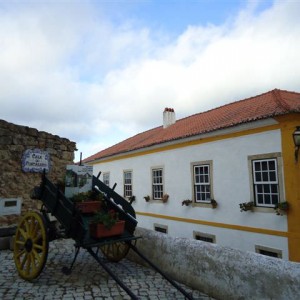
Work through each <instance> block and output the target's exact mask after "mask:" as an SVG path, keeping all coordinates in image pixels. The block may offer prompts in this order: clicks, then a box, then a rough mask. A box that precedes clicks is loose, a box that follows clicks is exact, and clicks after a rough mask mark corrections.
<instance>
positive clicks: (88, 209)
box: [75, 201, 101, 214]
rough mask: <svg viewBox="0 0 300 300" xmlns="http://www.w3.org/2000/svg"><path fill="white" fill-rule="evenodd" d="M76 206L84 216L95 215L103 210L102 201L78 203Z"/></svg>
mask: <svg viewBox="0 0 300 300" xmlns="http://www.w3.org/2000/svg"><path fill="white" fill-rule="evenodd" d="M75 205H76V207H77V208H78V209H79V210H80V212H81V213H83V214H88V213H94V212H97V211H99V210H100V208H101V202H100V201H85V202H77V203H76V204H75Z"/></svg>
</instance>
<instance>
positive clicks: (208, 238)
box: [193, 231, 216, 243]
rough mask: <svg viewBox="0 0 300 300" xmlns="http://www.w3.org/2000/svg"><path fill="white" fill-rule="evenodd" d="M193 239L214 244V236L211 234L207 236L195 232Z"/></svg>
mask: <svg viewBox="0 0 300 300" xmlns="http://www.w3.org/2000/svg"><path fill="white" fill-rule="evenodd" d="M193 235H194V239H196V240H199V241H203V242H207V243H215V242H216V236H215V235H212V234H207V233H203V232H196V231H194V233H193Z"/></svg>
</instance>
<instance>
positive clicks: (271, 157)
mask: <svg viewBox="0 0 300 300" xmlns="http://www.w3.org/2000/svg"><path fill="white" fill-rule="evenodd" d="M271 161H274V162H275V170H268V169H267V170H264V173H265V177H266V176H267V177H268V178H270V172H274V171H275V180H273V179H272V180H261V181H260V180H257V179H256V178H255V177H256V176H255V174H257V173H259V172H260V171H261V175H262V172H263V170H257V172H255V168H254V165H255V163H257V162H261V163H262V162H265V163H267V164H268V162H271ZM248 166H249V171H250V192H251V195H250V201H253V202H254V204H255V207H256V208H257V209H273V208H274V207H275V204H276V201H274V200H273V201H272V194H273V195H274V196H275V195H276V194H278V202H283V201H285V200H284V189H283V172H282V157H281V153H277V152H276V153H268V154H260V155H251V156H249V157H248ZM269 171H270V172H269ZM259 185H265V186H263V187H262V188H261V189H260V190H259V188H258V186H259ZM267 185H269V188H268V187H267ZM271 185H276V187H277V192H275V191H274V190H273V192H272V191H271ZM268 189H269V190H268ZM258 195H261V196H262V197H263V199H264V200H263V202H258ZM268 195H269V196H270V198H271V200H270V203H266V200H265V199H267V198H268ZM261 196H260V197H261ZM267 202H268V201H267Z"/></svg>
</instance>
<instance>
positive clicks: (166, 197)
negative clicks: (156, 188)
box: [161, 194, 169, 203]
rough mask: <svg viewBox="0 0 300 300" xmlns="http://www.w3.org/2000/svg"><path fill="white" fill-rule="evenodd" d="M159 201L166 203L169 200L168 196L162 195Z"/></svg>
mask: <svg viewBox="0 0 300 300" xmlns="http://www.w3.org/2000/svg"><path fill="white" fill-rule="evenodd" d="M161 200H162V202H163V203H166V202H168V200H169V195H168V194H164V195H163V197H162V199H161Z"/></svg>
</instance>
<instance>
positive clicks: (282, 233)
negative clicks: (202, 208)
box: [136, 212, 300, 237]
mask: <svg viewBox="0 0 300 300" xmlns="http://www.w3.org/2000/svg"><path fill="white" fill-rule="evenodd" d="M136 214H137V215H140V216H146V217H152V218H159V219H166V220H172V221H177V222H185V223H192V224H199V225H206V226H212V227H218V228H226V229H233V230H240V231H247V232H253V233H260V234H268V235H275V236H281V237H288V236H289V233H288V232H285V231H278V230H272V229H263V228H256V227H248V226H240V225H233V224H225V223H217V222H210V221H204V220H196V219H186V218H180V217H174V216H166V215H160V214H153V213H147V212H136ZM297 236H298V237H300V235H299V234H298V235H297Z"/></svg>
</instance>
